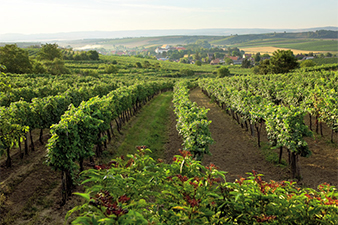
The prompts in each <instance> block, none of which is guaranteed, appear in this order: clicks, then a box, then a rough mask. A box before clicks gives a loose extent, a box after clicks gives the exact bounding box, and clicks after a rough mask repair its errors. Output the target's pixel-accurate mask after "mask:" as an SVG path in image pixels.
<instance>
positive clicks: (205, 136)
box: [173, 81, 213, 161]
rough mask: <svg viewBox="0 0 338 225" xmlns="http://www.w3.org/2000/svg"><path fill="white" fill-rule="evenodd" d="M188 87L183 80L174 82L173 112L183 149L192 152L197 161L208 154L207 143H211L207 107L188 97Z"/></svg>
mask: <svg viewBox="0 0 338 225" xmlns="http://www.w3.org/2000/svg"><path fill="white" fill-rule="evenodd" d="M188 93H189V89H188V88H187V84H186V83H185V82H184V81H181V82H178V83H176V85H175V87H174V97H173V103H174V107H175V109H174V112H175V114H176V116H177V117H178V119H177V125H176V128H177V131H178V133H179V134H180V135H181V136H182V137H183V146H184V149H185V150H188V151H190V152H191V153H193V154H194V158H195V159H196V160H198V161H201V160H202V157H203V155H204V154H209V155H210V151H209V145H210V144H212V143H213V139H212V138H211V133H210V131H209V124H210V123H211V121H208V120H207V112H208V109H205V108H201V107H198V106H197V104H196V102H191V101H190V99H189V94H188Z"/></svg>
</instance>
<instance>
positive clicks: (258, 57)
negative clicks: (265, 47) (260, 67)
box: [254, 52, 261, 63]
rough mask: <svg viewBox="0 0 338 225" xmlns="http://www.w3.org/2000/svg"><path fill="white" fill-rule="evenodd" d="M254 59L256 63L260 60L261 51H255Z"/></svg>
mask: <svg viewBox="0 0 338 225" xmlns="http://www.w3.org/2000/svg"><path fill="white" fill-rule="evenodd" d="M254 60H255V62H256V63H258V62H259V61H261V53H259V52H257V53H256V55H255V57H254Z"/></svg>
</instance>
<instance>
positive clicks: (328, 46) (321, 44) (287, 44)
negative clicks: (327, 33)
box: [230, 38, 338, 52]
mask: <svg viewBox="0 0 338 225" xmlns="http://www.w3.org/2000/svg"><path fill="white" fill-rule="evenodd" d="M230 46H232V47H238V48H250V47H269V46H271V47H279V48H290V49H297V50H304V51H331V52H336V51H338V44H337V41H336V40H314V39H292V38H271V39H258V40H252V41H246V42H242V43H236V44H231V45H230Z"/></svg>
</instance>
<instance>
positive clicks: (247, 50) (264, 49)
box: [240, 47, 332, 54]
mask: <svg viewBox="0 0 338 225" xmlns="http://www.w3.org/2000/svg"><path fill="white" fill-rule="evenodd" d="M240 49H241V50H243V51H245V53H248V54H256V53H257V52H260V53H261V54H264V53H268V54H272V53H273V52H274V51H276V50H277V49H280V50H291V51H292V52H293V54H300V53H303V54H307V53H309V52H308V51H304V50H297V49H289V48H276V47H254V48H240ZM312 52H313V53H315V54H316V53H326V52H327V51H312ZM331 53H332V51H331Z"/></svg>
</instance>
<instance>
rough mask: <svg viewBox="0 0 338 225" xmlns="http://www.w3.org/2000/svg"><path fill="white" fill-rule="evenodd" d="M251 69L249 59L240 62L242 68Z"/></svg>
mask: <svg viewBox="0 0 338 225" xmlns="http://www.w3.org/2000/svg"><path fill="white" fill-rule="evenodd" d="M250 67H251V61H250V60H249V59H244V60H243V61H242V68H250Z"/></svg>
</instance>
